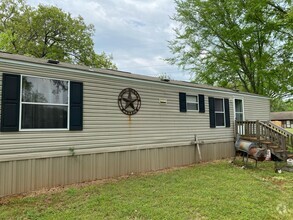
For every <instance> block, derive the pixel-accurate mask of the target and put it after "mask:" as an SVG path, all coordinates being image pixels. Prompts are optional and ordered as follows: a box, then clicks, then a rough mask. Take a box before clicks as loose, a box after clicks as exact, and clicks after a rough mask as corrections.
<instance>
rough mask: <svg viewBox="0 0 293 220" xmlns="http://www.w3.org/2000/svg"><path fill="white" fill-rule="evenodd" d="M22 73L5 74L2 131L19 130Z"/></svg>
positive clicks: (3, 81) (3, 79)
mask: <svg viewBox="0 0 293 220" xmlns="http://www.w3.org/2000/svg"><path fill="white" fill-rule="evenodd" d="M19 97H20V75H13V74H5V73H4V74H3V78H2V113H1V131H3V132H5V131H18V130H19V101H20V98H19Z"/></svg>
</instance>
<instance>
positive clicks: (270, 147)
mask: <svg viewBox="0 0 293 220" xmlns="http://www.w3.org/2000/svg"><path fill="white" fill-rule="evenodd" d="M268 148H269V149H279V148H280V147H279V146H277V145H271V146H269V147H268Z"/></svg>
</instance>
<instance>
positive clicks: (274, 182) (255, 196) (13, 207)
mask: <svg viewBox="0 0 293 220" xmlns="http://www.w3.org/2000/svg"><path fill="white" fill-rule="evenodd" d="M238 163H239V162H238ZM273 166H274V164H273V162H260V163H259V167H258V168H249V169H241V168H240V166H235V165H233V164H230V163H229V162H228V161H220V162H214V163H206V164H198V165H195V166H192V167H186V168H182V169H175V170H171V171H168V172H158V173H152V174H148V175H138V176H131V177H129V178H121V179H118V180H111V181H108V182H106V183H103V184H101V183H95V184H90V185H85V186H82V187H79V186H71V187H67V188H65V189H61V190H59V191H57V192H47V193H43V194H42V193H40V194H38V195H34V194H32V195H28V196H26V197H18V198H8V199H7V198H4V199H2V201H1V200H0V219H293V173H288V172H287V173H285V172H284V173H281V174H276V173H274V167H273Z"/></svg>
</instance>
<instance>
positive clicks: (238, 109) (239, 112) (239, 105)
mask: <svg viewBox="0 0 293 220" xmlns="http://www.w3.org/2000/svg"><path fill="white" fill-rule="evenodd" d="M234 104H235V106H234V111H235V119H236V121H243V120H244V111H243V101H242V99H235V103H234Z"/></svg>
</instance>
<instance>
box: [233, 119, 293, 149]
mask: <svg viewBox="0 0 293 220" xmlns="http://www.w3.org/2000/svg"><path fill="white" fill-rule="evenodd" d="M235 133H236V134H240V135H241V136H242V137H247V138H253V139H254V140H255V141H256V142H258V143H259V144H261V143H271V144H273V145H276V146H278V147H279V148H280V149H282V150H287V149H288V147H292V146H293V134H292V133H290V132H288V131H286V130H284V129H282V128H280V127H278V126H276V125H274V124H272V123H270V122H261V121H236V122H235Z"/></svg>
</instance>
